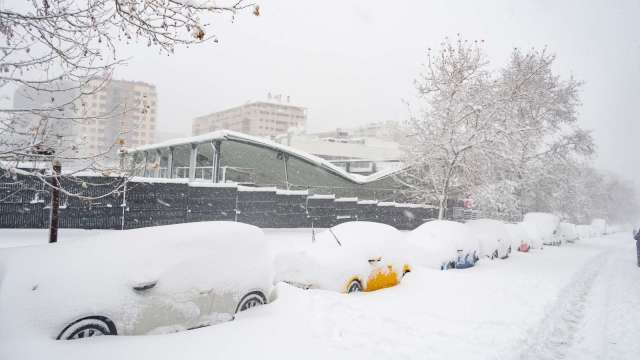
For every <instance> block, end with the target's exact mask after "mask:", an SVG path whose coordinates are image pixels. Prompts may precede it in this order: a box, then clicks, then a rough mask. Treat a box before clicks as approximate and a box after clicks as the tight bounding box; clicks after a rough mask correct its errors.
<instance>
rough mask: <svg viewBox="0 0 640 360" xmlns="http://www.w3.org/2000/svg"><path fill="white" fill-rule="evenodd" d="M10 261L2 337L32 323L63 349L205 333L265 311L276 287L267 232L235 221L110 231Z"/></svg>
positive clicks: (15, 254) (27, 251)
mask: <svg viewBox="0 0 640 360" xmlns="http://www.w3.org/2000/svg"><path fill="white" fill-rule="evenodd" d="M5 252H6V253H4V254H0V256H2V259H3V262H2V263H3V264H4V270H3V271H2V277H0V304H1V305H0V307H1V308H2V309H1V310H0V317H2V318H3V321H2V324H0V338H1V337H2V336H16V329H24V327H25V324H38V328H37V329H34V330H35V331H41V332H43V335H45V336H48V337H52V338H55V339H59V340H70V339H79V338H86V337H93V336H99V335H142V334H155V333H167V332H175V331H181V330H187V329H192V328H198V327H203V326H207V325H212V324H215V323H219V322H223V321H228V320H232V319H233V318H234V317H235V315H236V314H237V313H239V312H241V311H244V310H248V309H250V308H252V307H254V306H258V305H262V304H266V303H267V302H268V301H269V299H270V296H271V290H272V288H273V262H272V260H271V257H270V252H269V249H268V247H267V243H266V241H265V240H264V234H263V233H262V230H260V229H259V228H257V227H254V226H251V225H247V224H242V223H235V222H200V223H189V224H179V225H168V226H158V227H150V228H140V229H134V230H124V231H109V232H106V233H105V232H103V233H101V235H97V236H92V237H87V238H86V239H83V240H82V241H68V242H62V243H59V244H53V245H45V246H32V247H24V248H15V249H10V250H8V251H5ZM10 296H13V299H14V300H12V299H11V298H10ZM15 299H20V301H15ZM9 313H10V314H9ZM18 333H20V332H18Z"/></svg>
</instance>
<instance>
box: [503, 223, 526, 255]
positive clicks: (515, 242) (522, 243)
mask: <svg viewBox="0 0 640 360" xmlns="http://www.w3.org/2000/svg"><path fill="white" fill-rule="evenodd" d="M505 227H506V228H507V231H508V232H509V236H510V238H511V248H515V249H516V250H518V251H520V252H529V249H530V248H531V238H530V237H529V233H528V232H527V229H525V227H524V226H523V225H522V223H516V224H505Z"/></svg>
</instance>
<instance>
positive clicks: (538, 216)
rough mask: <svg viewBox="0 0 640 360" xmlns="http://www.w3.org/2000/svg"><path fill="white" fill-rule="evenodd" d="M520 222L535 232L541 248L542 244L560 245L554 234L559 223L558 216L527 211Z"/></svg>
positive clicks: (528, 229)
mask: <svg viewBox="0 0 640 360" xmlns="http://www.w3.org/2000/svg"><path fill="white" fill-rule="evenodd" d="M522 223H523V224H524V226H525V227H526V228H527V231H529V232H531V233H537V236H538V239H537V240H538V241H540V242H542V244H540V248H542V245H560V243H559V242H558V239H556V238H555V236H554V234H555V232H556V230H557V229H558V224H559V223H560V218H558V217H557V216H556V215H553V214H549V213H540V212H532V213H527V214H525V216H524V219H523V220H522ZM537 244H538V243H537ZM536 247H538V246H536Z"/></svg>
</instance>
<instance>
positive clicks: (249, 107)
mask: <svg viewBox="0 0 640 360" xmlns="http://www.w3.org/2000/svg"><path fill="white" fill-rule="evenodd" d="M281 98H282V97H281V96H280V97H276V99H281ZM306 123H307V111H306V109H305V108H303V107H299V106H293V105H290V104H288V103H286V104H285V103H279V102H262V101H257V102H251V103H248V104H245V105H241V106H237V107H234V108H231V109H227V110H222V111H218V112H214V113H211V114H208V115H204V116H200V117H197V118H195V119H193V123H192V134H193V135H200V134H205V133H208V132H212V131H215V130H221V129H226V130H235V131H239V132H242V133H245V134H250V135H256V136H264V137H273V136H276V135H280V134H283V133H286V132H287V130H288V129H290V128H304V127H305V125H306Z"/></svg>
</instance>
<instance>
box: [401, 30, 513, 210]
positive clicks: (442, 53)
mask: <svg viewBox="0 0 640 360" xmlns="http://www.w3.org/2000/svg"><path fill="white" fill-rule="evenodd" d="M487 65H488V61H487V60H486V57H485V54H484V52H483V49H482V42H478V41H466V40H463V39H461V38H458V39H457V40H455V41H451V40H449V39H446V40H445V42H443V44H442V48H441V49H440V50H439V51H438V52H437V53H436V54H433V53H432V51H431V50H429V53H428V62H427V64H426V65H425V66H424V72H423V73H422V74H421V76H420V77H419V78H418V80H416V86H417V89H418V92H419V96H420V99H421V100H422V101H423V108H422V110H421V111H420V114H419V115H418V116H412V117H411V118H410V119H409V121H408V122H407V124H406V133H407V136H408V139H409V140H408V146H407V149H406V150H407V152H406V153H407V159H406V161H407V163H408V165H409V167H408V170H407V171H406V172H405V173H404V174H403V176H402V181H403V182H404V183H405V185H407V186H408V187H409V188H410V189H411V192H412V194H413V195H414V197H416V196H415V195H416V194H418V197H419V198H420V200H423V201H431V202H434V201H435V202H437V204H438V206H439V209H440V210H439V215H438V217H439V218H440V219H442V218H443V217H444V215H445V213H444V212H445V209H446V206H447V200H448V199H449V198H450V197H451V196H452V195H454V194H456V195H463V194H464V193H466V192H467V191H468V190H469V189H471V188H472V187H473V186H474V185H476V184H479V183H481V182H482V181H483V179H484V177H485V174H486V172H487V171H489V170H491V169H492V168H493V165H492V164H495V163H497V159H498V158H501V157H502V154H501V150H502V148H503V147H502V146H500V143H502V142H503V141H504V140H503V138H504V136H503V131H502V129H501V127H500V123H499V122H497V121H495V117H494V114H495V111H496V98H495V94H496V91H495V84H494V81H493V79H492V78H491V73H490V72H489V70H488V69H487Z"/></svg>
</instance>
